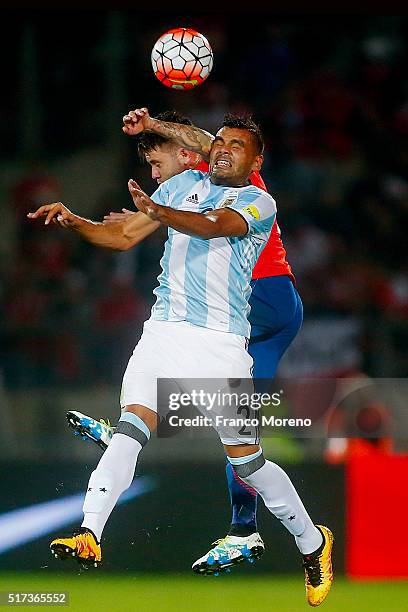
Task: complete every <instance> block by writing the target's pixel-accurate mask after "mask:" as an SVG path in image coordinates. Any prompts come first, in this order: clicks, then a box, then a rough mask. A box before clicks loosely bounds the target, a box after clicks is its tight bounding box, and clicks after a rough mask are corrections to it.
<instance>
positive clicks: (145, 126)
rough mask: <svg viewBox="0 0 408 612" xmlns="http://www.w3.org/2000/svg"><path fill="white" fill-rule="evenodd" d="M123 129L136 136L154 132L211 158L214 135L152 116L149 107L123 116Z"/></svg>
mask: <svg viewBox="0 0 408 612" xmlns="http://www.w3.org/2000/svg"><path fill="white" fill-rule="evenodd" d="M123 124H124V125H123V128H122V129H123V131H124V132H125V134H128V135H129V136H135V135H137V134H140V133H141V132H143V131H146V132H154V133H155V134H159V135H160V136H164V137H165V138H169V139H171V140H174V141H175V142H177V144H178V145H179V146H180V147H184V148H186V149H189V150H190V151H195V152H196V153H200V155H201V156H202V157H203V159H205V160H206V161H208V160H209V156H210V151H211V146H212V143H213V140H214V136H213V135H212V134H210V133H209V132H206V131H205V130H202V129H200V128H198V127H195V126H194V125H183V124H181V123H171V122H168V121H160V120H159V119H154V118H153V117H150V115H149V111H148V110H147V108H138V109H136V110H134V111H129V113H128V114H127V115H125V116H124V117H123Z"/></svg>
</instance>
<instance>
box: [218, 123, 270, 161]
mask: <svg viewBox="0 0 408 612" xmlns="http://www.w3.org/2000/svg"><path fill="white" fill-rule="evenodd" d="M221 127H229V128H237V129H239V130H247V131H248V132H250V133H251V134H252V135H253V137H254V139H255V141H256V146H257V149H258V154H259V155H262V153H263V152H264V148H265V144H264V139H263V136H262V132H261V129H260V127H259V125H257V124H256V123H255V121H253V119H252V117H251V115H231V114H228V115H225V117H224V121H223V124H222V126H221Z"/></svg>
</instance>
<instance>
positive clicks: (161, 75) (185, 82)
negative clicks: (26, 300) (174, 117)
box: [152, 28, 213, 89]
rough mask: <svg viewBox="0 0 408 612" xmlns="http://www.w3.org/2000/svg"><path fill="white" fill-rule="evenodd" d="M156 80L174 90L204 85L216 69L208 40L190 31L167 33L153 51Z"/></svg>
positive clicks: (178, 30)
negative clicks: (213, 69) (214, 68)
mask: <svg viewBox="0 0 408 612" xmlns="http://www.w3.org/2000/svg"><path fill="white" fill-rule="evenodd" d="M152 66H153V71H154V74H155V75H156V77H157V78H158V79H159V81H160V82H161V83H163V85H166V87H171V88H172V89H192V88H193V87H196V86H197V85H201V83H202V82H203V81H205V79H206V78H207V77H208V75H209V74H210V72H211V70H212V67H213V52H212V50H211V47H210V43H209V42H208V40H207V39H206V38H205V37H204V36H203V35H202V34H199V33H198V32H196V31H195V30H192V29H191V28H175V29H174V30H169V31H168V32H165V33H164V34H163V35H162V36H160V38H159V39H158V41H157V42H156V44H155V45H154V47H153V50H152Z"/></svg>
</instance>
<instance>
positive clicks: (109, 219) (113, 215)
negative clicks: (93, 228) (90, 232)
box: [103, 208, 136, 225]
mask: <svg viewBox="0 0 408 612" xmlns="http://www.w3.org/2000/svg"><path fill="white" fill-rule="evenodd" d="M135 214H136V213H135V211H134V210H128V209H127V208H122V212H110V213H109V214H108V215H105V216H104V218H103V224H104V225H109V223H123V222H124V221H127V219H130V217H133V215H135Z"/></svg>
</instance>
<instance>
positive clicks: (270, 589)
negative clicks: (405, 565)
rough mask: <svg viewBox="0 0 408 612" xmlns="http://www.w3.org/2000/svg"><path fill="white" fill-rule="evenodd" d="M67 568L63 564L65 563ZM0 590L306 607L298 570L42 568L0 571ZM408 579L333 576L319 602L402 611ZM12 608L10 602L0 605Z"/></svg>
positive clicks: (120, 603)
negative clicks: (194, 572)
mask: <svg viewBox="0 0 408 612" xmlns="http://www.w3.org/2000/svg"><path fill="white" fill-rule="evenodd" d="M64 570H65V568H64ZM0 591H2V592H5V591H18V592H27V591H40V592H41V591H42V592H52V591H55V592H60V591H68V593H69V605H68V606H39V605H37V606H29V607H28V606H21V605H20V606H18V608H19V609H27V610H28V609H31V610H33V609H45V608H47V609H49V610H54V612H55V610H58V609H60V610H67V612H73V611H75V612H77V611H78V612H85V611H86V610H96V611H98V612H99V611H105V610H106V611H108V610H109V611H112V612H116V611H117V612H127V611H129V612H130V611H132V612H241V611H242V612H247V611H248V610H250V611H251V612H258V611H259V612H272V611H276V612H302V611H303V612H304V611H306V610H311V608H310V607H309V606H308V605H307V603H306V601H305V598H304V587H303V581H302V574H301V573H300V572H299V575H298V576H296V577H295V576H293V577H292V576H290V577H283V576H270V577H268V576H264V577H259V576H257V577H254V578H251V577H248V576H239V572H238V571H237V572H236V573H235V574H234V575H225V576H220V577H218V578H214V577H209V576H208V577H202V576H181V575H179V574H177V575H163V576H160V575H134V574H130V573H129V574H126V575H121V576H117V575H112V574H103V573H102V572H101V571H99V572H98V571H95V572H92V573H91V570H89V572H85V573H81V574H78V575H77V574H72V573H70V572H66V571H63V572H60V573H58V574H57V573H54V572H50V571H49V570H48V569H47V570H46V569H44V571H43V573H41V574H32V573H27V574H24V573H11V572H10V573H9V572H7V573H3V574H0ZM407 601H408V582H349V581H347V580H345V579H344V578H337V579H336V580H335V583H334V586H333V589H332V592H331V593H330V595H329V597H328V599H327V600H326V602H325V603H324V604H322V606H321V608H320V609H321V610H327V612H329V611H332V612H373V611H375V612H402V610H403V609H405V606H406V603H407ZM1 607H2V608H3V609H7V608H8V609H10V607H9V606H8V607H3V606H1Z"/></svg>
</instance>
